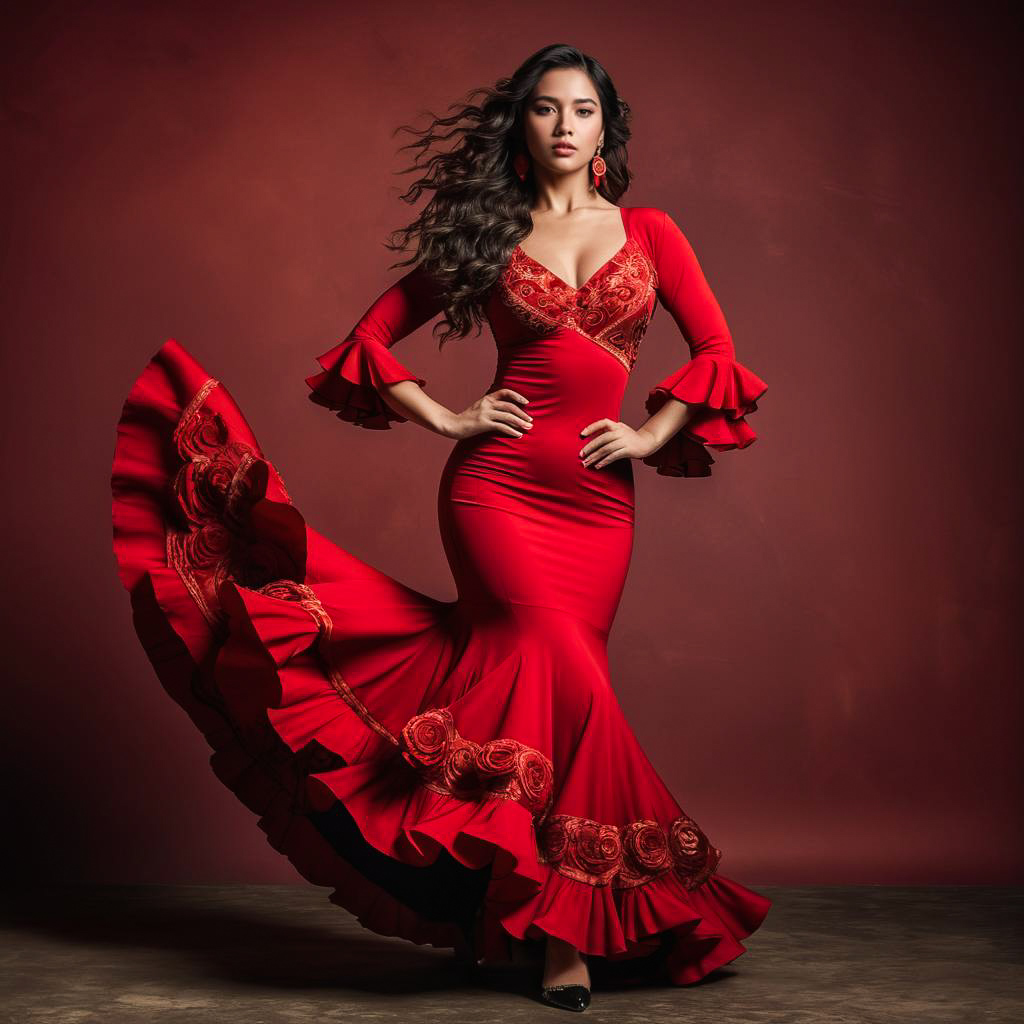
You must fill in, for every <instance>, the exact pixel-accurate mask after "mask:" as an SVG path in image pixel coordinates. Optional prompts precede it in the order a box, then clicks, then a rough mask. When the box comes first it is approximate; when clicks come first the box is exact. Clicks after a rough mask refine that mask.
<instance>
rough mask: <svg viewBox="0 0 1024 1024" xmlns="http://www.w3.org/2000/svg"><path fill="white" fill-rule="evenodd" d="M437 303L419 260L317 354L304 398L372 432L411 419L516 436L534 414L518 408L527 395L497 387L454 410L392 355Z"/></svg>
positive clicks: (448, 432)
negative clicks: (343, 335) (340, 338)
mask: <svg viewBox="0 0 1024 1024" xmlns="http://www.w3.org/2000/svg"><path fill="white" fill-rule="evenodd" d="M443 308H444V305H443V302H442V297H441V294H440V291H439V289H438V288H437V285H436V282H435V281H434V280H433V278H432V277H430V275H429V274H427V273H426V271H424V270H423V269H422V267H421V266H420V265H419V264H417V266H416V267H414V268H413V269H412V270H410V271H409V272H408V273H407V274H405V275H404V276H403V277H402V278H400V279H399V280H398V281H396V282H395V283H394V284H393V285H391V286H390V287H389V288H387V289H386V290H385V291H384V292H382V293H381V294H380V295H379V296H378V297H377V298H376V299H375V300H374V302H373V303H372V304H371V306H370V308H369V309H368V310H367V311H366V312H365V313H364V314H363V315H362V316H361V317H360V318H359V320H358V322H357V323H356V325H355V326H354V327H353V328H352V330H351V331H350V332H349V334H348V336H347V337H346V338H345V339H344V340H343V341H341V342H339V343H338V344H337V345H335V346H334V348H332V349H330V350H329V351H327V352H325V353H324V354H323V355H321V356H318V357H317V362H318V363H320V365H321V367H322V368H323V370H322V372H321V373H318V374H314V375H313V376H311V377H307V378H306V384H307V385H308V386H309V388H310V395H309V398H310V400H311V401H313V402H315V403H317V404H318V405H322V406H325V407H326V408H328V409H331V410H332V411H334V412H335V413H337V415H338V418H339V419H343V420H346V421H348V422H350V423H354V424H355V425H356V426H361V427H367V428H370V429H373V430H385V429H388V428H390V426H391V424H392V423H404V422H405V421H406V420H412V421H413V422H414V423H417V424H419V425H420V426H422V427H426V428H427V429H428V430H432V431H434V432H435V433H437V434H441V435H442V436H443V437H451V438H462V437H470V436H472V435H473V434H479V433H483V432H484V431H485V430H497V431H499V432H501V433H505V434H510V435H512V436H516V437H519V436H522V431H523V430H527V429H529V426H530V424H531V421H532V418H531V417H530V416H529V414H528V413H526V412H525V411H524V410H522V409H520V408H519V405H525V404H526V399H525V398H524V397H523V396H522V395H520V394H518V392H514V391H511V390H510V389H509V388H499V389H498V390H496V391H494V392H492V393H491V394H489V395H485V396H484V397H483V398H481V399H479V400H478V401H476V402H474V403H473V405H471V406H470V407H469V408H468V409H466V410H464V411H463V412H461V413H456V412H454V411H453V410H451V409H449V408H448V407H447V406H444V405H442V404H441V403H440V402H436V401H434V399H433V398H431V397H430V395H428V394H427V393H426V392H425V391H424V390H423V386H424V385H425V384H426V381H425V380H424V379H423V378H422V377H420V376H418V375H417V374H415V373H413V372H412V371H411V370H410V369H408V368H407V367H406V366H404V365H403V364H402V363H400V362H399V361H398V360H397V359H396V358H395V356H394V354H393V353H392V352H391V348H392V346H394V345H395V343H396V342H398V341H401V340H402V338H405V337H407V336H408V335H410V334H412V332H413V331H415V330H416V329H417V328H419V327H422V326H423V324H425V323H426V322H427V321H428V320H431V319H433V318H434V317H435V316H437V315H438V314H439V313H440V312H441V311H442V310H443Z"/></svg>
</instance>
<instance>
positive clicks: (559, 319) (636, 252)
mask: <svg viewBox="0 0 1024 1024" xmlns="http://www.w3.org/2000/svg"><path fill="white" fill-rule="evenodd" d="M657 286H658V274H657V271H656V270H655V267H654V264H653V263H652V262H651V260H650V258H649V257H648V255H647V253H646V252H645V251H644V249H643V247H642V246H641V245H640V243H639V242H638V241H637V240H636V239H635V238H633V237H629V238H627V239H626V242H625V243H624V244H623V246H622V247H621V248H620V249H619V251H618V252H617V253H616V254H615V255H614V256H612V258H611V259H609V260H608V261H607V262H606V263H605V264H604V265H603V266H602V267H600V268H599V269H598V270H597V271H596V272H595V273H594V274H593V275H591V277H590V278H589V279H588V280H587V281H585V282H584V284H583V285H582V286H581V287H580V288H573V286H572V285H571V284H568V283H567V282H565V281H563V280H562V279H561V278H560V277H559V276H558V275H557V274H554V273H552V272H551V271H550V270H548V268H547V267H545V266H544V265H543V264H542V263H538V262H537V261H536V260H535V259H533V258H532V257H531V256H527V254H526V253H525V252H523V250H522V249H520V248H519V247H518V246H517V247H516V248H515V249H514V250H513V251H512V255H511V257H510V259H509V262H508V266H507V267H506V268H505V270H504V271H503V272H502V275H501V279H500V294H501V297H502V299H503V301H504V302H505V304H506V305H508V306H510V307H511V308H512V309H513V310H514V311H515V313H516V314H517V315H518V317H519V319H520V320H522V321H523V322H524V323H526V324H527V325H528V326H530V327H531V328H533V329H535V330H537V331H550V330H552V329H558V328H563V329H568V330H572V331H575V332H576V333H577V334H581V335H583V337H584V338H587V339H588V340H590V341H593V342H594V343H595V344H597V345H600V346H601V348H603V349H605V350H606V351H608V352H610V353H611V354H612V355H613V356H615V358H616V359H618V360H619V362H621V363H622V365H623V366H624V367H625V368H626V371H627V372H629V371H631V370H632V369H633V364H634V363H635V362H636V358H637V353H638V352H639V349H640V340H641V339H642V338H643V336H644V333H645V332H646V330H647V325H648V323H649V322H650V319H651V316H652V314H653V312H654V307H655V304H656V302H657V297H656V294H655V289H656V288H657Z"/></svg>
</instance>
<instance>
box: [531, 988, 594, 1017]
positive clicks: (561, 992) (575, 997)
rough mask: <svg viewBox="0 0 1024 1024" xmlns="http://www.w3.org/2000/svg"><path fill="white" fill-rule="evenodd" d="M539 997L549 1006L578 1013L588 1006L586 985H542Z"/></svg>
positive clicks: (588, 992)
mask: <svg viewBox="0 0 1024 1024" xmlns="http://www.w3.org/2000/svg"><path fill="white" fill-rule="evenodd" d="M540 997H541V999H542V1000H543V1001H544V1002H545V1003H547V1004H548V1005H550V1006H558V1007H561V1009H563V1010H575V1011H577V1012H578V1013H582V1012H583V1011H584V1010H585V1009H586V1008H587V1007H588V1006H589V1005H590V989H589V988H587V986H586V985H542V986H541V989H540Z"/></svg>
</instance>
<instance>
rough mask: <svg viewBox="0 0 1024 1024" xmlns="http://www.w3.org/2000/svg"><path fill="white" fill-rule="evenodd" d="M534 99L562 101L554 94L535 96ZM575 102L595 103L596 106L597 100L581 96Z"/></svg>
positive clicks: (552, 101) (553, 101)
mask: <svg viewBox="0 0 1024 1024" xmlns="http://www.w3.org/2000/svg"><path fill="white" fill-rule="evenodd" d="M533 100H534V102H535V103H536V101H537V100H549V101H550V102H551V103H559V102H561V101H560V100H557V99H555V97H554V96H534V97H533ZM573 103H593V104H595V106H596V100H592V99H590V97H589V96H584V97H581V98H580V99H576V100H573Z"/></svg>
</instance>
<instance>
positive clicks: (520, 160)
mask: <svg viewBox="0 0 1024 1024" xmlns="http://www.w3.org/2000/svg"><path fill="white" fill-rule="evenodd" d="M512 166H513V167H514V168H515V171H516V175H517V176H518V178H519V180H520V181H526V175H527V174H528V173H529V170H530V160H529V158H528V157H527V155H526V154H525V153H516V156H515V159H514V160H513V161H512Z"/></svg>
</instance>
